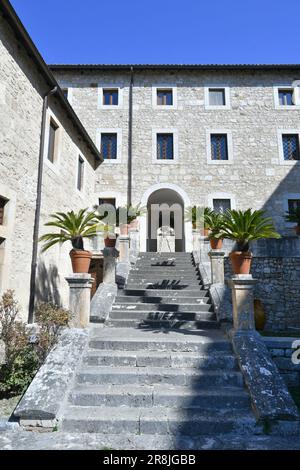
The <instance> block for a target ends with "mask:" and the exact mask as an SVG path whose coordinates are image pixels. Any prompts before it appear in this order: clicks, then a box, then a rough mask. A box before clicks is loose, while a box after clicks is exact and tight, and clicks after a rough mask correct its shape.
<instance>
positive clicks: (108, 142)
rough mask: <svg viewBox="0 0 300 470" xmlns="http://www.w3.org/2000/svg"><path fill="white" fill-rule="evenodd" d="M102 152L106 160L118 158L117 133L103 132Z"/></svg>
mask: <svg viewBox="0 0 300 470" xmlns="http://www.w3.org/2000/svg"><path fill="white" fill-rule="evenodd" d="M101 153H102V156H103V158H104V159H105V160H116V159H117V134H115V133H109V134H108V133H104V134H101Z"/></svg>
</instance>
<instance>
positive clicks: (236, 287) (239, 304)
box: [228, 274, 257, 331]
mask: <svg viewBox="0 0 300 470" xmlns="http://www.w3.org/2000/svg"><path fill="white" fill-rule="evenodd" d="M256 283H257V279H254V278H253V277H252V275H251V274H237V275H234V276H232V277H231V279H229V280H228V285H229V286H230V288H231V292H232V307H233V324H234V329H235V330H236V331H245V330H248V331H249V330H255V320H254V287H255V285H256Z"/></svg>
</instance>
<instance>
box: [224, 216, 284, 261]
mask: <svg viewBox="0 0 300 470" xmlns="http://www.w3.org/2000/svg"><path fill="white" fill-rule="evenodd" d="M220 235H221V236H222V238H228V239H230V240H234V241H235V242H236V244H237V251H243V252H247V251H249V247H250V243H251V242H253V241H255V240H259V239H261V238H280V235H279V234H278V233H277V232H276V231H275V229H274V225H273V222H272V219H271V218H270V217H265V216H264V211H262V210H254V211H253V210H252V209H247V210H245V211H241V210H234V209H231V210H227V211H226V212H225V213H224V215H223V228H222V231H221V234H220Z"/></svg>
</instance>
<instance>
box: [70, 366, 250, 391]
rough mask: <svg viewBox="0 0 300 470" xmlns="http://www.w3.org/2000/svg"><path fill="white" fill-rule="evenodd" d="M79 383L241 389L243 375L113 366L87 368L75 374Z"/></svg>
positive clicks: (225, 372)
mask: <svg viewBox="0 0 300 470" xmlns="http://www.w3.org/2000/svg"><path fill="white" fill-rule="evenodd" d="M76 382H77V383H78V384H99V385H101V384H104V383H109V384H112V385H114V384H116V385H117V384H118V385H121V384H145V385H153V384H158V383H162V384H164V385H165V386H166V387H167V386H169V385H182V386H183V385H184V386H192V387H193V388H194V389H201V388H202V389H203V388H206V387H220V386H235V387H236V386H242V385H243V377H242V374H241V373H240V372H235V371H223V370H222V371H217V370H207V369H200V368H198V369H197V370H195V369H193V368H185V369H178V370H175V369H172V368H171V367H144V368H137V367H130V366H129V367H114V368H111V369H110V368H108V367H105V366H98V367H96V366H85V367H84V368H82V369H80V370H79V371H78V372H77V374H76Z"/></svg>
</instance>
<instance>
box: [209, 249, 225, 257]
mask: <svg viewBox="0 0 300 470" xmlns="http://www.w3.org/2000/svg"><path fill="white" fill-rule="evenodd" d="M208 256H209V257H210V258H224V256H225V251H222V250H211V251H209V252H208Z"/></svg>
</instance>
